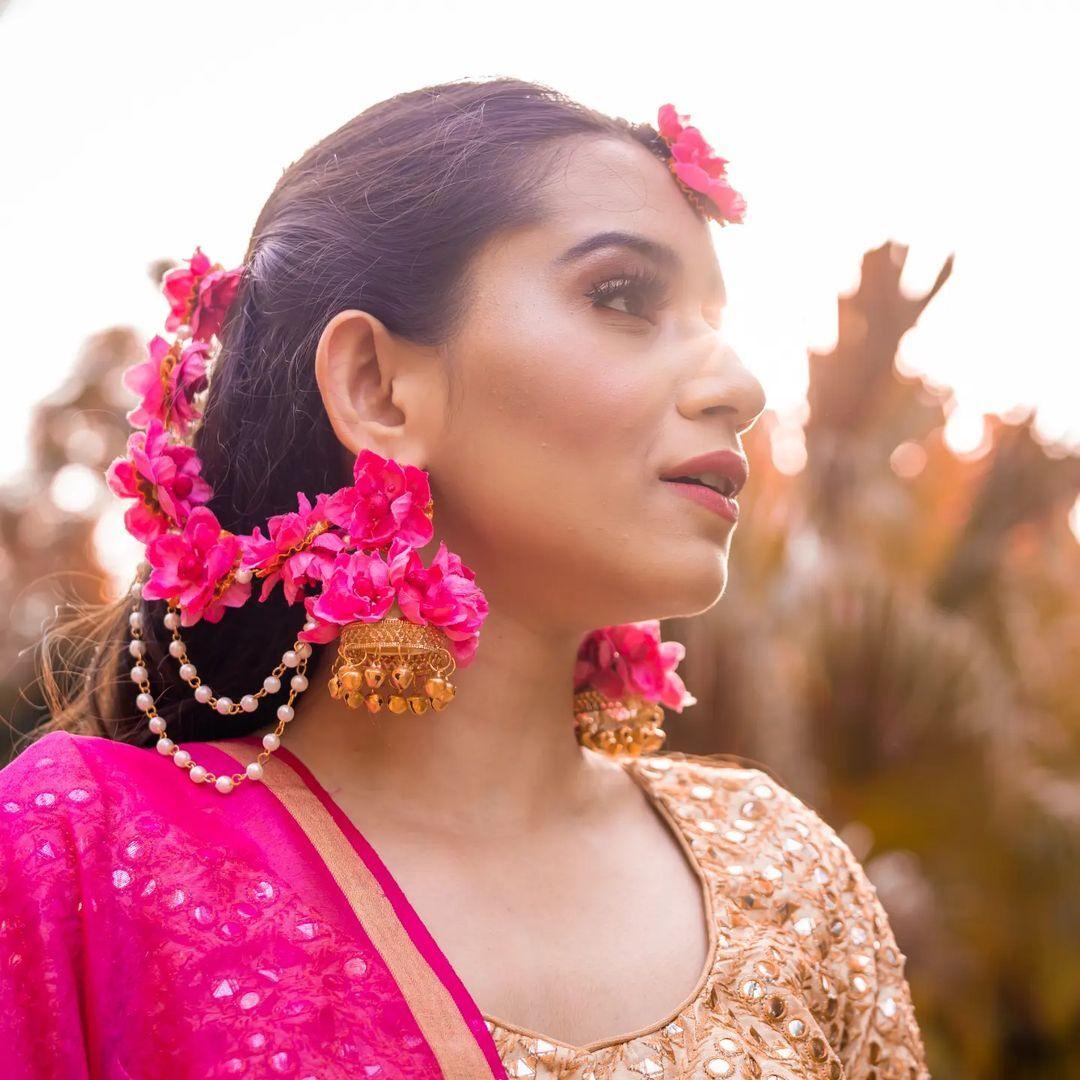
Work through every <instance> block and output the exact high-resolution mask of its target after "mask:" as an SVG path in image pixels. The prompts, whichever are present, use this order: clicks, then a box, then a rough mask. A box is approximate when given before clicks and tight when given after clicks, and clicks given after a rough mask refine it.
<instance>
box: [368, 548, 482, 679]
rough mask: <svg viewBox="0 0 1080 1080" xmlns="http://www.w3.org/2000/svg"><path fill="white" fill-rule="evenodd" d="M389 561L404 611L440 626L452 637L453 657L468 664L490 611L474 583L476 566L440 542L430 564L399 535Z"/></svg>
mask: <svg viewBox="0 0 1080 1080" xmlns="http://www.w3.org/2000/svg"><path fill="white" fill-rule="evenodd" d="M388 561H389V564H390V582H391V584H392V585H393V586H394V588H395V589H396V590H397V599H398V606H399V607H400V608H401V613H402V614H403V615H404V616H405V618H406V619H408V620H409V621H410V622H414V623H418V624H419V625H421V626H424V625H426V624H428V623H431V625H433V626H437V627H438V628H439V629H440V630H441V631H442V632H443V633H444V634H445V635H446V636H447V638H448V639H449V642H450V644H449V646H448V647H449V650H450V653H451V655H452V656H453V657H454V659H455V661H456V662H457V663H458V664H459V665H461V666H462V667H466V666H468V664H469V663H471V661H472V659H473V656H474V654H475V653H476V646H477V643H478V641H479V636H478V635H479V632H480V627H481V625H482V624H483V622H484V619H485V618H486V617H487V614H488V602H487V597H485V596H484V594H483V592H482V591H481V590H480V589H479V588H478V587H477V585H476V584H475V579H476V575H475V574H474V573H473V571H472V570H470V569H469V567H467V566H466V565H465V564H464V563H463V562H462V561H461V559H459V558H458V556H457V555H455V554H454V553H453V552H451V551H449V550H448V549H447V547H446V544H444V543H442V542H441V541H440V543H439V550H438V551H437V552H436V554H435V557H434V558H433V559H432V560H431V566H430V567H427V568H425V566H424V564H423V562H421V560H420V556H419V554H417V552H416V550H415V549H414V548H411V547H409V546H408V545H406V544H405V543H403V542H402V541H400V540H395V541H394V542H393V543H392V544H391V545H390V553H389V559H388Z"/></svg>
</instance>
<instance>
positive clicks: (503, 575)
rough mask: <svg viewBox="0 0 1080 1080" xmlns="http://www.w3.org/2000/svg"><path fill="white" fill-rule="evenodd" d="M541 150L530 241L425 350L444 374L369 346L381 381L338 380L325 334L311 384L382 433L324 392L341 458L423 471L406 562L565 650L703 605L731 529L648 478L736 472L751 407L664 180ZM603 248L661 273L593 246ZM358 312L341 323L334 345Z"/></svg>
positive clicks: (491, 271) (495, 246)
mask: <svg viewBox="0 0 1080 1080" xmlns="http://www.w3.org/2000/svg"><path fill="white" fill-rule="evenodd" d="M560 151H561V153H560V154H559V161H558V163H557V164H556V165H555V166H554V167H553V168H552V170H551V173H550V175H549V177H548V179H547V182H546V186H545V201H546V208H547V211H548V213H547V215H546V217H545V218H544V220H543V222H542V223H541V224H537V225H530V226H528V227H522V228H519V229H514V230H508V231H504V232H502V233H500V234H498V235H497V236H496V237H494V238H493V239H492V240H491V241H490V242H489V243H488V244H487V245H486V246H485V247H483V248H482V249H481V251H480V252H479V253H478V254H477V256H476V257H475V259H474V261H473V263H472V265H471V267H470V274H469V285H470V288H469V297H468V301H467V303H468V308H467V311H466V315H465V318H464V320H463V322H462V323H461V324H460V325H459V328H458V331H457V333H455V335H454V337H453V339H452V340H451V341H450V342H448V343H447V344H446V345H445V346H443V347H441V348H440V349H438V350H436V351H437V352H438V353H440V354H443V355H442V359H443V361H444V362H443V363H438V362H435V361H434V360H433V357H432V356H431V353H430V350H426V349H422V348H420V347H416V346H413V345H411V344H410V343H408V342H405V341H402V340H400V339H398V338H396V336H395V335H392V334H387V333H386V332H385V328H383V331H382V332H381V334H380V343H379V349H380V350H382V349H385V350H386V351H385V353H383V356H384V360H385V362H386V369H385V370H384V371H383V372H381V373H379V374H376V372H375V371H374V370H373V369H372V367H371V365H370V364H364V365H361V366H360V367H359V368H356V367H355V365H354V364H353V362H352V360H350V359H348V357H349V355H350V354H349V350H348V348H347V347H346V348H345V349H343V350H340V351H339V350H338V349H337V347H336V346H335V348H334V349H330V348H329V347H327V345H326V341H327V340H329V337H330V335H329V334H324V342H323V344H321V345H320V355H321V357H322V358H321V359H320V361H319V370H320V372H321V375H320V379H321V382H322V383H323V384H324V386H325V387H326V388H331V387H332V386H333V385H334V380H335V376H334V375H333V374H331V373H332V372H334V371H343V372H348V373H349V374H347V375H341V376H340V378H342V379H345V380H347V383H348V385H349V386H351V387H352V389H351V390H350V391H349V394H359V395H361V396H365V397H366V396H368V395H375V396H376V397H377V398H378V404H377V406H376V405H367V406H365V408H366V410H367V411H368V412H369V413H370V414H371V415H372V416H374V415H375V414H380V419H381V416H382V415H385V416H391V415H392V416H394V417H395V419H396V423H395V424H394V425H393V426H391V427H384V426H382V425H381V424H379V423H375V422H374V421H371V422H360V421H359V420H357V419H353V420H349V419H342V417H354V418H355V417H356V416H357V414H356V413H355V412H354V411H353V408H352V406H351V405H348V404H347V403H346V404H345V406H344V408H341V406H342V403H343V402H346V397H347V396H348V395H345V396H342V395H341V394H338V393H336V392H335V391H334V390H333V389H329V392H327V390H326V389H324V394H325V395H326V397H327V401H328V407H330V409H331V415H332V416H334V417H336V419H335V426H336V427H337V429H338V431H339V434H340V435H341V436H342V440H343V442H344V443H345V444H346V446H349V447H351V448H352V452H353V453H355V451H356V449H357V448H358V447H359V446H362V445H369V446H371V447H372V448H373V449H375V450H376V451H378V452H380V453H383V454H386V455H388V456H393V457H397V458H398V459H399V460H403V461H408V462H409V463H411V464H414V465H419V466H421V467H423V468H425V469H426V470H428V472H429V474H430V477H431V486H432V495H433V498H434V502H435V516H434V526H435V540H434V542H433V544H432V545H431V550H430V552H428V551H425V552H424V556H425V559H427V558H429V557H430V555H431V554H433V553H434V549H435V545H437V543H438V542H439V541H440V540H443V541H445V542H446V545H447V547H448V548H449V549H450V550H451V551H453V552H455V553H456V554H458V555H459V556H460V557H461V558H462V559H463V560H464V562H465V563H466V564H467V565H468V566H469V567H471V568H472V569H473V570H474V571H475V573H476V579H477V584H478V585H480V587H481V588H482V589H483V590H484V593H485V595H486V596H487V598H488V601H489V603H490V604H491V606H492V609H493V611H495V610H498V611H500V612H501V613H503V614H508V615H518V616H520V617H523V618H527V619H528V620H529V622H530V625H531V626H532V627H533V628H534V629H535V630H540V631H543V630H545V629H547V630H550V631H551V632H552V633H553V634H576V635H579V636H580V635H584V634H585V633H587V632H588V631H589V630H591V629H593V628H595V627H597V626H605V625H611V624H616V623H625V622H631V621H637V620H641V619H660V618H670V617H673V616H680V615H693V614H696V613H698V612H700V611H703V610H705V609H706V608H708V607H710V606H711V605H712V604H714V603H715V602H716V600H717V599H719V597H720V596H721V595H722V593H723V591H724V586H725V583H726V580H727V559H728V552H729V549H730V546H731V536H732V533H733V531H734V529H735V525H734V524H733V522H731V521H730V520H728V519H727V518H726V517H724V516H722V515H721V514H718V513H716V512H715V511H713V510H710V509H707V508H706V507H704V506H702V505H701V504H699V503H698V502H695V501H693V500H691V499H689V498H687V497H686V496H685V495H682V494H679V490H680V489H679V487H678V486H676V485H673V484H669V483H666V482H664V481H662V480H661V479H660V477H661V475H673V474H675V473H679V472H685V471H686V470H680V469H678V468H677V466H679V465H680V464H681V463H682V462H685V461H686V460H687V459H688V458H692V457H697V456H698V455H701V454H705V453H709V452H711V451H716V450H724V449H726V450H729V451H733V452H735V453H736V454H739V455H740V456H741V454H742V450H741V445H740V434H741V433H742V432H743V431H745V430H746V429H747V428H748V427H749V426H750V424H751V423H752V422H753V421H754V420H755V418H756V417H757V416H758V414H759V413H760V412H761V410H762V409H763V408H764V398H763V394H762V389H761V385H760V383H759V382H758V381H757V379H755V378H754V376H753V375H751V374H750V373H749V372H748V371H747V370H746V368H744V367H743V365H742V364H741V363H740V361H739V359H738V357H737V356H736V355H735V353H734V352H733V351H732V350H731V349H730V348H729V347H728V346H727V345H725V344H724V340H723V334H722V333H721V331H720V318H721V309H722V308H723V305H724V287H723V281H722V278H721V276H720V269H719V267H718V265H717V261H716V255H715V252H714V250H713V247H712V241H711V236H710V231H709V226H708V225H707V224H706V223H705V222H704V221H702V220H701V219H700V218H699V217H698V216H697V213H696V211H695V210H694V209H693V208H692V207H691V205H690V204H689V202H688V201H687V199H686V196H685V195H684V194H683V192H682V191H681V189H680V188H679V186H678V184H677V183H676V181H675V179H674V178H673V177H672V175H671V173H670V172H669V171H668V169H667V166H666V165H665V164H664V162H662V161H660V160H659V159H658V158H657V157H655V156H654V155H653V154H652V153H650V151H648V150H647V149H646V148H645V147H643V146H640V145H638V144H635V143H632V142H629V141H618V140H609V139H599V138H596V137H588V138H584V137H579V138H576V139H573V140H568V141H567V142H565V143H563V144H561V146H560ZM615 233H618V234H623V235H625V236H629V237H634V238H638V239H639V241H640V242H641V244H644V243H647V244H648V245H649V246H650V247H651V250H652V251H654V252H656V253H659V254H652V255H650V253H649V251H647V250H643V249H642V248H641V244H639V245H638V247H637V248H635V247H634V246H629V245H627V244H620V243H617V242H615V239H614V237H609V238H608V240H607V241H606V242H601V241H599V240H598V239H597V238H598V237H600V236H602V234H615ZM575 249H576V250H575ZM664 253H666V256H665V255H664ZM359 314H360V313H355V312H354V313H352V314H351V315H350V314H348V313H343V315H342V316H341V317H340V318H341V319H342V320H345V321H346V327H345V329H346V333H345V334H344V335H343V336H342V337H343V339H344V340H351V335H350V334H349V332H348V326H349V325H350V324H349V323H348V322H347V320H349V319H351V318H352V317H353V316H356V315H359ZM363 317H364V318H370V317H369V316H363ZM335 321H337V320H335ZM351 325H352V326H353V327H354V328H355V326H356V325H357V324H356V323H352V324H351ZM328 329H329V328H328ZM361 351H362V350H361ZM323 354H325V355H323ZM332 354H338V355H344V356H345V357H346V358H347V359H346V362H345V363H344V364H342V365H336V364H335V363H334V362H333V361H332V360H330V359H328V358H329V357H330V356H331V355H332ZM448 367H449V368H450V369H452V371H451V372H450V373H451V374H452V376H453V378H452V379H448V378H447V369H448ZM357 372H360V373H363V372H367V374H366V375H364V374H357ZM340 385H345V383H341V384H340ZM361 386H362V387H363V389H358V387H361ZM380 387H382V389H380ZM383 393H385V394H386V395H387V396H388V397H391V395H392V403H391V400H383V399H382V398H381V396H380V395H382V394H383Z"/></svg>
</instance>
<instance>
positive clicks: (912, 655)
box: [0, 244, 1080, 1080]
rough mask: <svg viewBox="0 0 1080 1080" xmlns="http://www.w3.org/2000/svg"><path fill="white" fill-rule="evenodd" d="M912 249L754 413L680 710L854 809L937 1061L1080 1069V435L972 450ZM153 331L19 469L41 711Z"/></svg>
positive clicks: (77, 396)
mask: <svg viewBox="0 0 1080 1080" xmlns="http://www.w3.org/2000/svg"><path fill="white" fill-rule="evenodd" d="M906 253H907V252H906V248H904V247H902V246H900V245H896V244H885V245H883V246H882V247H881V248H878V249H876V250H874V251H871V252H868V253H867V254H866V256H865V257H864V260H863V266H862V280H861V283H860V285H859V287H858V289H857V290H856V292H855V293H854V294H853V295H851V296H845V297H842V298H841V299H840V301H839V333H838V341H837V345H836V347H835V349H833V350H832V352H830V353H828V354H815V353H811V354H810V382H809V391H808V406H809V407H808V411H807V414H806V415H805V416H804V417H803V418H802V422H794V421H790V420H787V421H785V420H781V418H779V417H778V416H777V415H776V414H774V413H772V412H769V411H766V412H765V413H764V414H763V415H762V417H761V418H760V420H759V421H758V423H757V425H756V426H755V427H754V428H753V429H752V430H751V431H750V432H749V434H748V436H747V439H746V449H747V452H748V455H749V458H750V462H751V467H752V475H751V479H750V482H749V484H748V485H747V487H746V489H745V491H744V493H743V495H742V497H741V502H742V517H741V521H740V524H739V527H738V529H737V531H736V534H735V539H734V543H733V559H732V563H731V573H730V579H729V583H728V587H727V590H726V592H725V595H724V597H723V599H722V600H721V601H720V603H718V604H717V605H715V606H714V607H713V608H712V609H710V610H709V611H708V612H705V613H704V614H702V615H699V616H697V617H695V618H693V619H685V620H681V619H677V620H671V621H670V622H668V623H666V624H665V627H664V637H665V638H677V639H679V640H681V641H683V642H685V643H686V646H687V657H686V659H685V661H684V662H683V663H682V665H681V666H680V673H681V674H682V675H683V676H684V677H685V680H686V682H687V685H688V687H689V688H690V689H691V690H692V691H693V693H694V694H695V696H696V697H697V698H698V704H697V705H696V706H694V707H693V708H691V709H689V710H687V711H686V712H685V713H684V714H682V715H678V716H676V715H673V714H669V716H668V722H667V724H666V727H667V728H668V730H669V732H670V740H669V746H670V747H671V748H673V749H681V750H689V751H693V752H698V753H711V752H723V753H732V754H738V755H742V756H743V757H745V758H747V759H749V760H750V761H756V762H758V763H760V764H761V765H762V766H764V767H766V768H767V769H768V770H769V771H770V772H771V773H773V774H774V775H775V776H777V777H778V778H779V779H780V780H781V781H782V782H783V783H785V784H786V785H787V786H788V787H790V788H791V789H792V790H794V791H795V792H796V793H797V794H799V796H800V797H801V798H803V799H804V800H805V801H807V802H808V803H809V804H810V805H811V806H813V807H814V808H815V809H817V810H818V812H819V813H821V815H822V816H823V817H824V818H825V819H826V820H827V821H829V822H830V824H833V825H834V826H835V827H837V829H838V830H839V831H840V832H841V834H842V835H843V836H844V838H845V840H847V842H848V843H849V844H850V846H851V847H852V849H853V851H854V852H855V854H856V855H857V856H858V857H859V858H860V860H862V862H863V864H864V866H865V867H866V869H867V872H868V874H869V875H870V877H871V879H872V880H873V881H874V884H875V886H876V887H877V889H878V893H879V895H880V896H881V899H882V902H883V903H884V905H885V907H886V909H887V910H888V912H889V915H890V919H891V922H892V924H893V928H894V930H895V932H896V936H897V939H898V942H899V944H900V947H901V949H902V950H903V951H904V953H905V954H906V955H907V957H908V963H907V974H908V978H909V981H910V983H911V987H912V993H913V996H914V999H915V1005H916V1010H917V1014H918V1017H919V1021H920V1025H921V1027H922V1029H923V1034H924V1037H925V1040H926V1043H927V1048H928V1052H929V1055H930V1065H931V1071H932V1073H933V1075H934V1077H935V1080H952V1078H957V1080H977V1078H984V1077H985V1078H991V1077H999V1076H1004V1075H1005V1074H1006V1072H1007V1073H1008V1075H1009V1076H1010V1077H1016V1078H1028V1077H1031V1078H1034V1077H1040V1078H1042V1077H1048V1076H1062V1077H1064V1076H1080V920H1078V918H1077V905H1078V900H1077V898H1078V897H1080V858H1078V855H1080V842H1078V841H1080V828H1078V826H1080V779H1078V777H1080V769H1078V765H1080V545H1078V544H1077V540H1076V537H1074V536H1073V534H1072V533H1071V531H1070V530H1069V527H1068V522H1067V512H1068V509H1069V507H1070V505H1071V504H1072V503H1073V501H1074V500H1075V499H1076V497H1077V494H1078V492H1080V459H1078V458H1076V457H1075V456H1069V455H1067V454H1065V453H1063V452H1061V451H1060V450H1058V449H1056V448H1054V447H1052V446H1044V445H1041V444H1040V442H1039V440H1038V438H1037V437H1036V434H1035V432H1034V430H1033V427H1032V423H1031V419H1032V418H1031V417H1030V416H1024V417H1021V418H1019V419H1015V418H1014V419H1013V420H1011V421H1006V420H1004V419H1002V418H1000V417H989V418H987V437H986V439H985V442H984V446H983V447H982V448H981V450H980V452H978V453H974V454H970V455H965V456H959V455H957V454H954V453H953V452H952V451H951V450H950V449H949V447H948V446H947V445H946V443H945V441H944V439H943V428H944V424H945V420H946V417H947V413H948V411H949V408H950V406H951V401H950V395H949V394H948V393H947V392H944V391H941V390H934V389H932V388H930V387H929V386H927V385H926V384H925V383H924V382H923V381H922V380H921V379H917V378H909V377H905V376H904V375H902V374H901V373H900V372H899V371H898V370H897V368H896V353H897V349H898V346H899V343H900V340H901V338H902V337H903V335H904V333H905V332H906V331H907V330H908V329H910V328H911V327H912V326H913V325H914V323H915V321H916V320H917V318H918V316H919V313H920V312H921V311H922V310H923V308H924V307H925V305H926V304H927V303H928V302H930V300H931V299H932V297H933V296H934V294H936V292H937V291H938V289H940V288H941V287H942V286H943V285H944V284H945V282H946V280H947V278H948V276H949V273H950V272H951V262H947V263H946V264H945V266H944V267H943V268H942V271H941V273H940V274H939V276H938V280H937V281H936V282H935V284H934V287H933V288H932V289H931V290H930V292H929V293H928V294H927V295H926V296H922V297H918V298H911V297H907V296H905V295H904V294H903V293H902V292H901V290H900V276H901V272H902V269H903V265H904V260H905V257H906ZM169 265H171V264H156V265H154V266H153V267H151V268H150V276H151V278H152V280H154V281H155V282H157V281H160V277H161V274H162V273H163V272H164V270H165V269H167V268H168V266H169ZM142 351H143V346H142V342H141V341H140V340H139V338H138V337H137V335H136V334H135V332H134V331H133V330H130V329H127V328H118V329H113V330H107V331H105V332H103V333H100V334H97V335H95V336H94V337H93V338H91V339H90V340H89V341H88V343H87V345H86V347H85V349H84V350H83V353H82V355H81V356H80V357H79V359H78V362H77V364H76V367H75V370H74V372H73V373H72V375H71V377H70V378H69V379H68V381H67V382H66V383H65V385H64V386H63V387H62V388H61V389H60V390H59V391H58V392H57V393H56V394H54V395H52V396H51V397H50V398H49V399H48V400H46V401H45V402H43V403H42V404H41V405H40V406H39V407H38V409H37V412H36V414H35V417H34V420H33V434H32V446H31V464H30V468H29V470H28V472H27V474H26V475H25V476H24V477H23V478H21V479H20V480H18V481H16V482H13V483H11V484H9V485H8V486H6V487H5V488H3V489H0V602H2V603H3V604H4V608H5V610H7V611H8V612H9V613H10V618H9V621H8V623H7V624H6V625H4V626H2V627H0V655H2V656H3V657H4V660H5V663H4V666H3V671H4V676H3V680H2V683H0V715H3V716H4V717H6V718H11V719H12V720H13V721H14V723H15V726H16V727H29V726H31V725H32V724H33V722H34V720H35V716H34V712H35V706H36V705H37V704H38V703H37V702H36V701H35V700H34V699H33V698H32V697H31V696H28V695H27V694H26V693H24V691H23V690H22V689H21V688H22V687H26V686H28V685H31V686H32V682H33V674H34V673H33V669H32V666H31V661H32V657H31V655H30V654H29V653H28V647H29V646H32V645H33V644H34V643H35V642H36V641H37V640H38V638H39V637H40V634H41V630H42V624H43V622H45V621H47V620H48V619H49V617H50V616H51V614H52V613H54V610H55V606H56V605H57V604H58V603H61V604H63V603H66V602H72V601H77V600H79V599H82V600H94V601H97V600H100V599H102V598H103V597H104V595H105V593H106V591H107V582H106V577H105V571H104V569H103V567H102V566H101V565H99V563H98V562H97V559H96V556H95V547H94V543H93V535H94V528H95V525H96V524H97V522H98V520H99V518H100V515H101V514H102V513H103V512H104V508H105V507H106V506H110V507H113V509H114V510H115V505H114V504H115V503H116V500H115V499H114V498H113V497H112V496H111V494H110V493H109V492H108V491H107V489H106V488H105V486H104V482H103V476H102V474H103V472H104V469H105V467H106V465H107V464H108V462H109V461H110V460H111V459H112V458H113V457H114V456H115V455H117V454H120V453H122V452H123V449H124V443H125V440H126V436H127V434H128V431H129V428H128V424H127V421H126V419H125V415H124V414H125V411H126V409H127V408H128V407H129V406H130V401H129V398H128V395H127V394H126V392H125V391H124V390H123V387H122V384H121V381H120V380H121V375H122V373H123V371H124V369H126V368H127V367H128V366H129V365H131V364H132V363H134V362H136V361H137V360H138V359H141V356H142ZM781 465H782V466H783V468H781V467H780V466H781ZM73 468H74V469H76V470H80V469H81V470H83V472H82V474H81V475H80V476H77V477H76V479H77V480H81V481H82V482H83V486H84V487H85V486H86V485H87V484H89V485H91V487H92V488H93V485H97V487H96V488H93V490H94V492H95V494H94V497H93V498H92V499H90V500H88V501H87V503H86V505H85V506H84V507H82V508H81V509H80V510H79V511H77V512H75V511H72V510H70V509H68V510H66V511H65V510H63V509H61V508H60V505H58V502H57V497H58V492H59V491H60V490H61V488H62V487H63V486H64V485H65V484H68V486H70V481H71V478H72V473H71V470H72V469H73ZM43 492H44V493H47V494H48V495H50V496H52V497H51V498H42V497H41V496H42V493H43ZM62 501H63V500H61V502H62ZM58 571H59V573H58ZM0 752H2V751H0ZM853 1080H855V1078H853Z"/></svg>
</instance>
